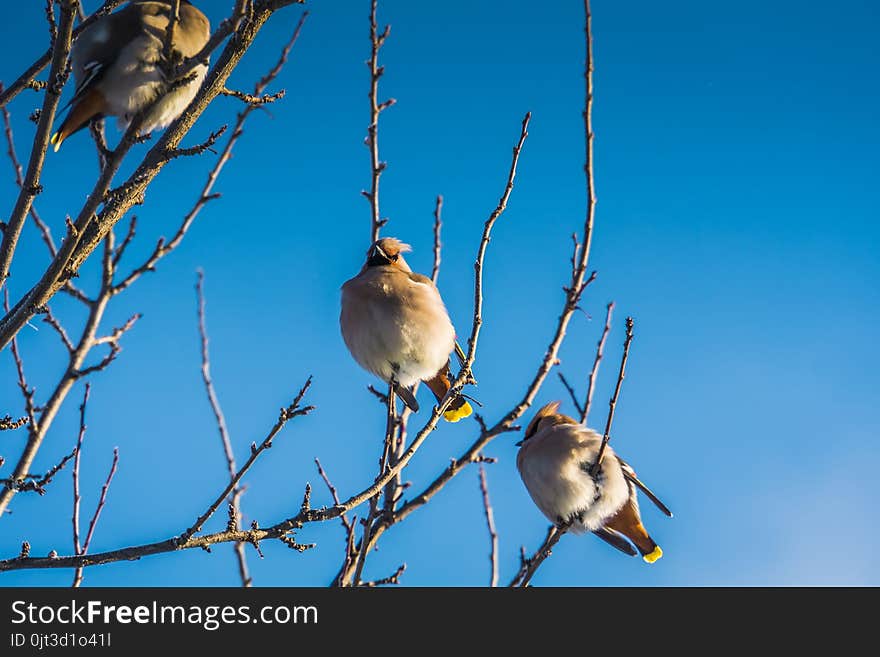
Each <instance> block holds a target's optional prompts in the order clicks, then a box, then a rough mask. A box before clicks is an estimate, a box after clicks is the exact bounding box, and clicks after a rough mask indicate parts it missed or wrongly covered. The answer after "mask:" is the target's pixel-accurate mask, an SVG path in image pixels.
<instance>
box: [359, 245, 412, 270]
mask: <svg viewBox="0 0 880 657" xmlns="http://www.w3.org/2000/svg"><path fill="white" fill-rule="evenodd" d="M408 251H412V248H411V247H410V245H409V244H404V243H403V242H401V241H400V240H399V239H397V238H396V237H383V238H382V239H379V240H376V241H375V242H373V244H372V245H371V246H370V250H369V251H367V262H366V263H365V264H364V268H365V269H366V268H367V267H382V266H388V265H390V266H391V267H398V268H399V269H402V270H403V271H412V269H410V268H409V265H408V264H406V260H404V259H403V255H402V254H403V253H406V252H408Z"/></svg>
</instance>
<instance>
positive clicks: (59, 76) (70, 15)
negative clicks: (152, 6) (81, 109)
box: [0, 0, 77, 348]
mask: <svg viewBox="0 0 880 657" xmlns="http://www.w3.org/2000/svg"><path fill="white" fill-rule="evenodd" d="M76 4H77V1H76V0H73V1H69V2H63V3H61V21H60V23H59V25H58V30H57V36H56V38H53V40H52V67H51V69H50V70H49V86H48V87H47V89H46V94H45V96H44V98H43V106H42V108H41V109H40V118H39V121H38V122H37V134H36V135H35V136H34V141H33V146H32V148H31V154H30V157H29V158H28V166H27V171H26V173H25V176H24V180H23V181H22V184H21V186H20V190H19V194H18V198H17V200H16V202H15V207H14V208H13V209H12V212H11V213H10V215H9V220H8V221H7V222H6V228H5V230H4V231H3V240H2V242H0V287H2V286H3V284H4V283H5V281H6V278H7V277H8V276H9V269H10V267H11V265H12V258H13V255H14V254H15V250H16V247H17V246H18V239H19V237H20V235H21V229H22V226H23V225H24V221H25V218H26V217H27V216H28V215H29V214H30V209H31V206H32V205H33V202H34V199H35V198H36V196H37V194H39V193H40V192H41V191H42V185H41V184H40V174H41V173H42V171H43V162H44V161H45V158H46V149H47V148H48V146H49V132H50V131H51V130H52V122H53V121H54V120H55V111H56V110H57V109H58V102H59V100H60V99H61V89H62V88H63V86H64V83H65V82H66V81H67V76H68V74H69V69H68V68H67V57H68V55H69V54H70V45H71V39H72V35H73V22H74V20H75V18H76V11H75V7H76ZM53 17H54V14H53ZM8 342H9V340H6V341H5V343H8ZM5 343H4V345H3V346H5ZM0 348H2V347H0Z"/></svg>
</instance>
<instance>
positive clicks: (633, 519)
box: [516, 402, 672, 563]
mask: <svg viewBox="0 0 880 657" xmlns="http://www.w3.org/2000/svg"><path fill="white" fill-rule="evenodd" d="M558 410H559V402H552V403H550V404H547V405H546V406H544V407H543V408H542V409H541V410H539V411H538V412H537V413H536V414H535V417H534V418H533V419H532V421H531V422H530V423H529V426H528V427H527V428H526V433H525V437H524V438H523V440H521V441H520V442H519V443H517V445H520V450H519V453H518V454H517V456H516V466H517V468H518V469H519V473H520V476H521V477H522V480H523V483H524V484H525V485H526V489H528V491H529V495H531V497H532V500H534V502H535V504H536V505H537V506H538V508H539V509H540V510H541V512H542V513H543V514H544V515H545V516H546V517H547V518H548V519H549V520H550V522H553V523H555V524H557V525H564V524H566V523H571V525H570V527H569V531H571V532H573V533H575V534H583V533H584V532H586V531H591V532H593V533H594V534H596V535H597V536H599V538H601V539H602V540H604V541H605V542H607V543H609V544H610V545H613V546H614V547H616V548H617V549H619V550H620V551H621V552H624V553H626V554H629V555H631V556H635V554H636V552H635V550H634V549H633V547H632V545H630V543H629V541H632V543H633V544H635V547H636V548H637V549H638V551H639V552H640V553H641V554H642V558H643V559H644V560H645V561H647V562H648V563H654V562H655V561H656V560H657V559H659V558H660V557H661V556H663V551H662V550H661V549H660V546H659V545H657V544H656V543H655V542H654V539H652V538H651V537H650V536H649V535H648V531H647V530H646V529H645V526H644V525H643V524H642V519H641V516H640V514H639V503H638V499H637V497H636V489H637V488H638V489H639V490H641V491H642V492H643V493H644V494H645V495H646V496H647V497H648V498H649V499H650V500H651V501H652V502H654V504H656V505H657V507H658V508H659V509H660V510H661V511H662V512H663V513H665V514H666V515H667V516H669V517H672V513H671V512H670V511H669V509H667V508H666V506H665V505H664V504H663V503H662V502H661V501H660V500H659V499H658V498H657V496H656V495H654V493H652V492H651V491H650V490H649V489H648V487H647V486H645V485H644V484H643V483H642V482H641V481H640V480H639V479H638V477H636V473H635V472H634V471H633V469H632V468H631V467H630V466H629V465H628V464H627V463H626V462H624V460H623V459H621V458H620V457H619V456H617V454H615V453H614V450H613V449H611V447H610V446H606V448H605V453H604V454H603V457H602V463H601V465H600V466H599V471H598V472H597V473H596V475H595V476H594V475H592V474H591V469H592V468H593V465H594V464H595V462H596V458H597V457H598V456H599V448H600V445H601V444H602V436H601V435H600V434H598V433H596V432H595V431H593V430H592V429H588V428H587V427H585V426H584V425H583V424H581V423H580V422H578V421H577V420H575V419H573V418H570V417H568V416H567V415H563V414H561V413H558V412H557V411H558ZM624 537H625V538H624ZM627 539H629V540H627Z"/></svg>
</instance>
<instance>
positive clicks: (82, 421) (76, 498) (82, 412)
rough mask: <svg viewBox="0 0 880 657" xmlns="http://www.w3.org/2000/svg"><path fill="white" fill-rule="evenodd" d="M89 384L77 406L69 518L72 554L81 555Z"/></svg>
mask: <svg viewBox="0 0 880 657" xmlns="http://www.w3.org/2000/svg"><path fill="white" fill-rule="evenodd" d="M91 388H92V386H91V384H89V383H87V384H86V387H85V392H84V393H83V400H82V404H80V406H79V436H78V437H77V439H76V460H75V461H74V462H73V517H72V518H71V520H72V523H73V552H74V554H82V553H83V549H82V544H81V543H80V541H79V504H80V500H81V497H80V494H79V459H80V454H81V453H82V444H83V439H84V438H85V436H86V405H87V404H88V402H89V392H91ZM77 580H82V569H81V568H78V569H77V571H76V575H75V576H74V578H73V581H74V584H73V585H74V586H76V585H77Z"/></svg>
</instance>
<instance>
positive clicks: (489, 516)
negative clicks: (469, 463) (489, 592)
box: [480, 463, 498, 587]
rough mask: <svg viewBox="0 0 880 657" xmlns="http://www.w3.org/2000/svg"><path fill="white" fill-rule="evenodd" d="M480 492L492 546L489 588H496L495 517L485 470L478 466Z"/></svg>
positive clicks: (496, 546)
mask: <svg viewBox="0 0 880 657" xmlns="http://www.w3.org/2000/svg"><path fill="white" fill-rule="evenodd" d="M480 491H481V492H482V494H483V511H484V512H485V513H486V525H487V527H488V528H489V541H490V543H491V546H492V550H491V552H489V563H490V565H491V568H492V570H491V576H490V577H489V586H492V587H495V586H498V532H496V531H495V515H494V514H493V513H492V503H491V502H490V501H489V483H488V482H487V481H486V469H485V468H484V467H483V464H482V463H481V464H480Z"/></svg>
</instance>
